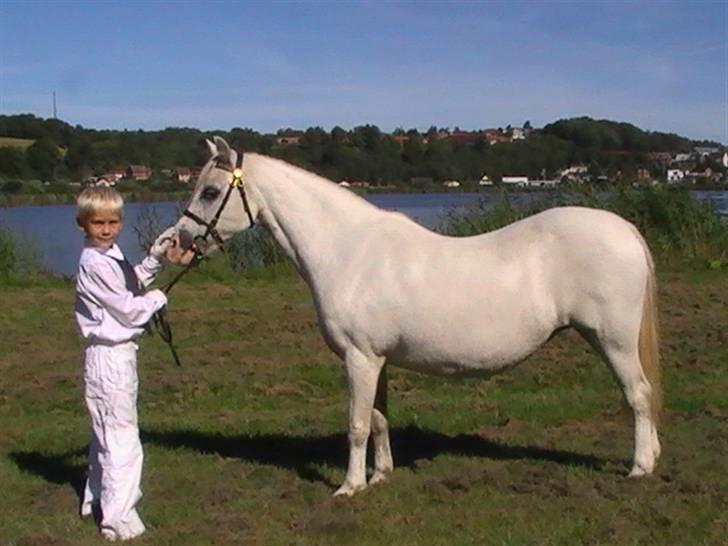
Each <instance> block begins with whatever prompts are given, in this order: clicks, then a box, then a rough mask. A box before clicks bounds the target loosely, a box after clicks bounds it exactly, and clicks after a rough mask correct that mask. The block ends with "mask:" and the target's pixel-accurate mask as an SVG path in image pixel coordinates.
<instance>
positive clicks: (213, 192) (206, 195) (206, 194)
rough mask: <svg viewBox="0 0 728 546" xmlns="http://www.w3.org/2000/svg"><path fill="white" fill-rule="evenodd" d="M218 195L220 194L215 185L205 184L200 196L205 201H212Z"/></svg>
mask: <svg viewBox="0 0 728 546" xmlns="http://www.w3.org/2000/svg"><path fill="white" fill-rule="evenodd" d="M218 195H220V190H219V189H218V188H216V187H215V186H207V187H206V188H205V189H204V190H202V193H201V194H200V197H201V198H202V199H204V200H205V201H214V200H215V199H217V196H218Z"/></svg>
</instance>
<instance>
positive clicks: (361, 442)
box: [334, 347, 384, 496]
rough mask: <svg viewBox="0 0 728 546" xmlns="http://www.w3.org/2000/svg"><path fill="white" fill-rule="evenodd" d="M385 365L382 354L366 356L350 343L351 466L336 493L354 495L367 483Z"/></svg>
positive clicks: (348, 373) (347, 363) (346, 364)
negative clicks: (368, 456)
mask: <svg viewBox="0 0 728 546" xmlns="http://www.w3.org/2000/svg"><path fill="white" fill-rule="evenodd" d="M383 365H384V359H383V358H379V357H369V356H366V355H364V354H363V353H362V352H361V351H359V349H357V348H355V347H350V348H349V349H348V350H347V352H346V358H345V366H346V375H347V380H348V382H349V466H348V469H347V471H346V479H345V480H344V483H343V484H342V485H341V487H339V489H337V490H336V492H335V493H334V495H336V496H339V495H346V496H351V495H353V494H354V493H356V492H357V491H361V490H362V489H365V488H366V486H367V480H366V451H367V441H368V440H369V432H370V430H371V424H372V415H373V408H374V397H375V395H376V391H377V382H378V378H379V372H380V370H381V369H382V366H383ZM375 427H377V428H376V430H378V431H379V434H381V428H379V427H378V425H375ZM380 438H381V436H380Z"/></svg>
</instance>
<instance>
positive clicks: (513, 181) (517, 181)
mask: <svg viewBox="0 0 728 546" xmlns="http://www.w3.org/2000/svg"><path fill="white" fill-rule="evenodd" d="M502 182H503V183H504V184H510V185H513V186H517V187H519V188H525V187H526V186H528V177H527V176H504V177H503V179H502Z"/></svg>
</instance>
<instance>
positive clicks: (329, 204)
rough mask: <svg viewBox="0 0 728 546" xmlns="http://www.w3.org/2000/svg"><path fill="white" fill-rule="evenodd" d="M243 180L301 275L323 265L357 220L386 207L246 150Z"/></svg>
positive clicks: (308, 274) (363, 222) (363, 220)
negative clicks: (377, 206) (254, 194)
mask: <svg viewBox="0 0 728 546" xmlns="http://www.w3.org/2000/svg"><path fill="white" fill-rule="evenodd" d="M245 172H246V184H247V185H248V187H250V189H251V190H252V191H253V192H255V193H256V194H257V195H256V197H257V201H258V204H259V207H260V211H259V218H260V220H261V223H263V224H264V225H266V226H267V227H268V228H269V230H270V231H271V233H272V235H273V237H274V238H275V239H276V241H278V243H279V244H280V245H281V246H282V247H283V249H284V250H285V251H286V253H287V254H288V255H289V256H290V257H291V259H292V260H293V261H294V263H295V264H296V266H297V267H298V269H299V271H300V273H301V274H302V275H303V277H304V279H306V280H307V281H309V282H312V280H313V278H314V277H316V275H314V272H315V271H316V270H320V269H321V268H325V267H327V264H329V263H330V261H331V255H332V253H331V251H332V250H333V249H335V248H336V245H337V244H343V243H342V239H346V238H347V236H348V235H349V234H351V233H352V231H353V230H355V228H356V226H357V225H366V224H367V223H368V222H370V221H372V220H373V217H374V216H377V215H379V214H382V213H383V212H384V211H382V210H380V209H378V208H376V207H375V206H374V205H371V204H370V203H368V202H367V201H366V200H364V199H362V198H361V197H359V196H357V195H355V194H353V193H352V192H351V191H350V190H347V189H344V188H340V187H339V186H337V185H336V184H334V183H333V182H331V181H329V180H326V179H325V178H322V177H320V176H318V175H315V174H313V173H310V172H308V171H305V170H303V169H300V168H298V167H295V166H293V165H289V164H288V163H285V162H283V161H280V160H277V159H273V158H270V157H266V156H260V155H257V154H248V155H246V166H245Z"/></svg>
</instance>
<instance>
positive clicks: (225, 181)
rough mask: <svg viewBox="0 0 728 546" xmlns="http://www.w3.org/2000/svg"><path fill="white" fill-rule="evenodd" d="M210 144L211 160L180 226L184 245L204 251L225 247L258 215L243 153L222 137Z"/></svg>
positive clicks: (180, 220) (203, 170)
mask: <svg viewBox="0 0 728 546" xmlns="http://www.w3.org/2000/svg"><path fill="white" fill-rule="evenodd" d="M207 146H208V147H209V149H210V160H209V161H208V162H207V164H206V165H205V166H204V168H203V169H202V172H201V173H200V177H199V178H198V180H197V184H196V186H195V189H194V192H193V194H192V198H191V199H190V202H189V204H188V205H187V208H186V209H185V211H184V214H183V216H182V218H180V219H179V221H178V222H177V225H176V228H177V233H178V234H179V238H180V243H181V245H182V247H183V248H185V249H189V248H191V247H192V245H193V244H194V245H195V246H196V247H197V249H198V251H201V252H202V253H204V254H208V253H209V252H211V251H212V250H214V249H217V248H222V246H223V243H224V242H225V241H226V240H228V239H229V238H230V237H232V236H233V235H235V234H236V233H238V232H240V231H243V230H245V229H248V228H249V227H251V226H252V225H253V224H254V223H255V214H257V208H255V209H254V208H251V203H250V202H249V201H248V195H247V194H246V192H245V182H244V180H245V173H244V170H243V157H242V154H238V152H236V151H235V150H233V149H232V148H231V147H230V146H229V145H228V143H227V142H225V140H224V139H222V138H220V137H218V136H216V137H215V138H214V140H212V141H211V140H208V141H207Z"/></svg>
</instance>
